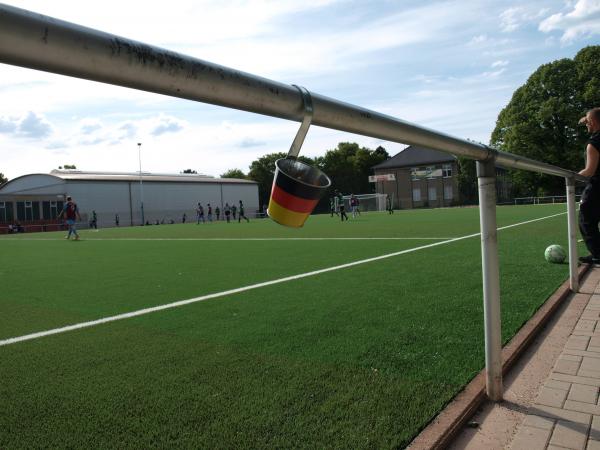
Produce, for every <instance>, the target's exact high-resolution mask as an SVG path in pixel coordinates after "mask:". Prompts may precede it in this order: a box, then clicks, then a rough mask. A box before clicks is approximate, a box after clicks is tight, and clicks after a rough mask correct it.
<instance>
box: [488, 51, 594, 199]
mask: <svg viewBox="0 0 600 450" xmlns="http://www.w3.org/2000/svg"><path fill="white" fill-rule="evenodd" d="M598 67H600V46H591V47H586V48H584V49H582V50H580V51H579V52H578V53H577V55H576V56H575V58H574V59H561V60H558V61H554V62H551V63H548V64H544V65H542V66H540V67H539V68H538V69H537V70H536V71H535V72H534V73H533V74H532V75H531V76H530V77H529V79H528V80H527V82H526V83H525V84H524V85H523V86H521V87H519V88H518V89H517V90H516V91H515V93H514V94H513V96H512V99H511V101H510V103H509V104H508V105H507V106H506V107H505V108H504V109H503V110H502V111H501V112H500V114H499V116H498V120H497V122H496V128H495V129H494V131H493V132H492V136H491V140H490V143H491V144H492V145H494V146H496V147H498V148H499V149H501V150H504V151H508V152H510V153H515V154H520V155H524V156H527V157H529V158H533V159H537V160H539V161H544V162H547V163H549V164H553V165H557V166H560V167H563V168H565V169H570V170H574V171H577V170H580V169H581V168H582V167H583V164H584V160H583V148H584V143H585V140H586V139H587V135H586V130H585V128H584V127H580V126H577V121H578V119H579V118H580V117H582V116H583V115H584V114H585V112H586V110H588V109H591V108H593V107H595V106H598V104H600V71H599V70H598ZM512 179H513V189H514V194H515V195H516V196H520V195H550V194H562V193H564V180H563V179H561V178H559V177H553V176H550V175H541V174H538V173H533V172H525V171H513V172H512Z"/></svg>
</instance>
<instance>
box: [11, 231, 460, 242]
mask: <svg viewBox="0 0 600 450" xmlns="http://www.w3.org/2000/svg"><path fill="white" fill-rule="evenodd" d="M80 233H81V230H80ZM84 236H85V234H84ZM450 239H454V238H451V237H302V238H297V237H290V238H91V239H89V238H85V239H81V240H85V241H86V242H89V241H442V240H450ZM4 240H6V241H55V242H63V241H64V239H58V238H56V239H48V238H9V239H4ZM0 242H2V241H0Z"/></svg>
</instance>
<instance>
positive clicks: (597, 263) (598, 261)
mask: <svg viewBox="0 0 600 450" xmlns="http://www.w3.org/2000/svg"><path fill="white" fill-rule="evenodd" d="M579 262H580V263H583V264H593V265H594V267H600V258H594V257H593V256H592V255H587V256H580V257H579Z"/></svg>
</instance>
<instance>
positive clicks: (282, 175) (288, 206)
mask: <svg viewBox="0 0 600 450" xmlns="http://www.w3.org/2000/svg"><path fill="white" fill-rule="evenodd" d="M329 186H331V180H330V179H329V177H328V176H327V175H325V174H324V173H323V172H322V171H321V170H319V169H317V168H316V167H311V166H309V165H308V164H305V163H303V162H301V161H298V160H296V159H293V158H283V159H278V160H277V161H275V178H274V179H273V188H272V189H271V198H270V200H269V207H268V209H267V214H268V215H269V217H270V218H271V219H273V220H274V221H275V222H277V223H279V224H281V225H286V226H288V227H294V228H300V227H302V225H304V222H306V219H308V216H310V213H311V212H312V211H313V209H315V206H317V203H319V200H320V198H321V197H322V196H323V194H324V193H325V192H326V191H327V189H328V188H329Z"/></svg>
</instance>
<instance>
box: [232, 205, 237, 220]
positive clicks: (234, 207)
mask: <svg viewBox="0 0 600 450" xmlns="http://www.w3.org/2000/svg"><path fill="white" fill-rule="evenodd" d="M236 212H237V206H235V205H231V216H232V217H233V220H235V213H236Z"/></svg>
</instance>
